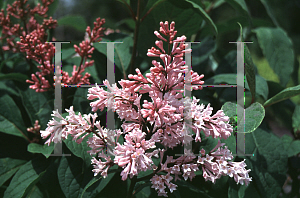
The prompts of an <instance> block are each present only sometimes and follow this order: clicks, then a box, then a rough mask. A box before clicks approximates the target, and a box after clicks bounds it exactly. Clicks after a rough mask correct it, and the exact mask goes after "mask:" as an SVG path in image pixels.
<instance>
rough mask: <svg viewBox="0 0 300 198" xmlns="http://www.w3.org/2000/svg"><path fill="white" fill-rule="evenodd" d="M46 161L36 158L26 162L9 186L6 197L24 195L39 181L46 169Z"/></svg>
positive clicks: (11, 197)
mask: <svg viewBox="0 0 300 198" xmlns="http://www.w3.org/2000/svg"><path fill="white" fill-rule="evenodd" d="M46 167H47V165H46V163H45V161H44V160H43V159H41V158H35V159H33V160H31V161H29V162H27V163H26V164H24V165H23V166H22V167H21V168H20V169H19V170H18V172H17V173H16V174H15V176H14V177H13V178H12V180H11V182H10V184H9V186H8V187H7V189H6V191H5V193H4V198H13V197H22V196H23V195H25V194H26V193H28V192H29V191H30V190H31V189H32V187H33V186H34V185H35V184H36V183H37V182H38V181H39V179H40V178H41V177H42V175H43V174H44V173H45V170H46Z"/></svg>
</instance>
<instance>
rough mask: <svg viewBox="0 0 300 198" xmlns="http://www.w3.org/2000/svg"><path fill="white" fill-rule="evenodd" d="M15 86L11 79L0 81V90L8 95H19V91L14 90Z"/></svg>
mask: <svg viewBox="0 0 300 198" xmlns="http://www.w3.org/2000/svg"><path fill="white" fill-rule="evenodd" d="M15 88H16V86H15V84H14V82H12V81H0V92H1V93H2V94H3V93H7V94H8V95H10V96H11V95H14V96H17V97H19V93H18V92H17V91H16V89H15Z"/></svg>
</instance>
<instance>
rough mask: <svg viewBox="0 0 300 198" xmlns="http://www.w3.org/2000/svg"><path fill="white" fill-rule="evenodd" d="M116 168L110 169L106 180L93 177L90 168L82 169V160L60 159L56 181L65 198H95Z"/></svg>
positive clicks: (73, 157) (73, 158) (72, 157)
mask: <svg viewBox="0 0 300 198" xmlns="http://www.w3.org/2000/svg"><path fill="white" fill-rule="evenodd" d="M116 168H117V167H112V168H110V170H109V172H108V175H107V178H105V179H101V177H100V176H99V177H94V176H93V172H92V171H91V169H90V168H87V169H84V167H83V161H82V159H80V158H78V157H76V156H71V157H62V159H61V161H60V164H59V167H58V172H57V174H58V180H59V184H60V186H61V188H62V190H63V193H64V194H65V196H66V197H67V198H69V197H70V198H75V197H78V198H79V197H80V198H82V197H88V198H90V197H95V196H96V195H97V194H99V193H100V192H101V191H102V190H103V189H104V188H105V186H106V185H107V184H108V183H109V181H110V180H111V179H112V177H113V176H114V174H115V172H114V171H115V169H116Z"/></svg>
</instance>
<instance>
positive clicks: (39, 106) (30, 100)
mask: <svg viewBox="0 0 300 198" xmlns="http://www.w3.org/2000/svg"><path fill="white" fill-rule="evenodd" d="M19 93H20V95H21V98H22V103H23V105H24V107H25V109H26V111H27V113H28V115H29V117H30V120H31V124H32V126H33V125H34V123H35V120H38V121H39V125H41V129H45V128H46V127H47V123H48V121H49V120H50V119H51V113H52V109H51V105H50V104H49V101H48V99H47V98H48V97H49V94H48V93H36V92H35V91H34V90H33V89H29V88H28V89H27V90H25V91H21V90H20V89H19Z"/></svg>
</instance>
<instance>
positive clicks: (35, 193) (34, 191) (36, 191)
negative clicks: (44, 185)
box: [26, 185, 45, 198]
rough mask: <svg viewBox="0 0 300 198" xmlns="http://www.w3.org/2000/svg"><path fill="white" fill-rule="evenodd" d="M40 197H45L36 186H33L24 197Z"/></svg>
mask: <svg viewBox="0 0 300 198" xmlns="http://www.w3.org/2000/svg"><path fill="white" fill-rule="evenodd" d="M42 197H45V195H44V194H43V192H42V191H41V190H40V188H39V187H38V186H37V185H34V186H33V187H32V188H31V190H30V191H29V192H28V194H27V195H26V198H42Z"/></svg>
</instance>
